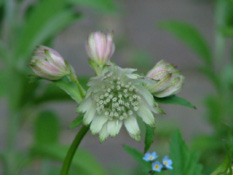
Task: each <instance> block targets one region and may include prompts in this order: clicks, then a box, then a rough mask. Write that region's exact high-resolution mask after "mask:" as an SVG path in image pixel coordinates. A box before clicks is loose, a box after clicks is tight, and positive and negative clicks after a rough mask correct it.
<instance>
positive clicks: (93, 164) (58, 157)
mask: <svg viewBox="0 0 233 175" xmlns="http://www.w3.org/2000/svg"><path fill="white" fill-rule="evenodd" d="M68 149H69V147H68V146H66V145H60V144H55V143H54V144H49V145H44V144H36V145H34V146H32V148H31V149H30V153H31V155H32V156H33V157H34V158H36V157H38V158H43V159H47V160H54V161H59V162H63V160H64V159H65V156H66V153H67V151H68ZM71 169H72V170H75V171H76V174H79V175H106V172H105V171H104V169H103V167H102V166H101V165H100V164H99V163H98V161H97V160H96V159H95V158H94V157H93V156H92V155H91V154H89V153H88V152H87V151H84V150H80V149H78V150H77V151H76V153H75V155H74V158H73V161H72V166H71Z"/></svg>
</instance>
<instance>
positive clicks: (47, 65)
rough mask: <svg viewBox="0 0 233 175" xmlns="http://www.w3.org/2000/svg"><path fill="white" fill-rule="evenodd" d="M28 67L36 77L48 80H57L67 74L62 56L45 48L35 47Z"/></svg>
mask: <svg viewBox="0 0 233 175" xmlns="http://www.w3.org/2000/svg"><path fill="white" fill-rule="evenodd" d="M30 67H31V69H32V70H33V71H34V72H35V73H36V75H37V76H39V77H42V78H45V79H48V80H58V79H60V78H62V77H64V76H65V75H67V74H69V70H68V68H67V66H66V63H65V61H64V60H63V58H62V56H61V55H60V54H59V53H58V52H57V51H56V50H54V49H51V48H49V47H45V46H37V47H36V49H35V51H34V55H33V56H32V59H31V62H30Z"/></svg>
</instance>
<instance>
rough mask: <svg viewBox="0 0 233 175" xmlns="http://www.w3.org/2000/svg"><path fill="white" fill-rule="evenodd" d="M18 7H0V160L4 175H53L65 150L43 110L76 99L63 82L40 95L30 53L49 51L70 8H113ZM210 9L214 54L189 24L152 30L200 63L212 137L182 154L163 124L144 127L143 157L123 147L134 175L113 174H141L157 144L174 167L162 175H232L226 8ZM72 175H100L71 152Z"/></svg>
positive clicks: (232, 82) (230, 10)
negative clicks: (3, 108) (0, 142)
mask: <svg viewBox="0 0 233 175" xmlns="http://www.w3.org/2000/svg"><path fill="white" fill-rule="evenodd" d="M23 2H24V1H22V0H0V29H1V30H0V62H1V63H0V64H1V65H2V66H1V70H0V99H1V100H2V99H5V100H6V101H7V108H8V111H7V119H8V125H7V126H6V129H7V131H6V132H5V133H6V134H7V135H6V141H5V143H4V146H5V149H4V150H1V152H0V160H1V164H2V168H3V174H4V175H19V174H35V173H36V174H39V175H57V174H59V172H60V169H61V162H62V161H63V160H64V158H65V155H66V152H67V151H68V148H69V146H68V145H63V144H62V143H61V142H60V140H59V138H60V136H61V132H62V131H61V123H60V120H59V117H58V116H57V114H56V113H54V112H53V111H51V110H47V109H46V108H45V107H44V106H46V105H47V104H48V103H50V102H55V101H71V100H72V99H71V98H70V96H68V95H67V94H65V93H64V92H63V91H62V90H61V89H65V90H66V91H67V93H68V94H69V93H72V96H73V97H74V98H73V100H75V101H79V100H80V97H79V94H76V93H75V91H74V88H73V84H72V83H71V84H69V85H68V86H67V84H64V83H63V82H64V81H66V80H65V79H63V80H62V81H57V82H56V83H54V84H51V85H49V86H46V87H44V86H43V85H44V84H46V82H45V81H35V77H31V76H29V75H30V74H31V72H30V70H29V68H28V61H29V59H30V56H31V53H32V51H33V49H34V47H35V46H36V45H39V44H44V45H47V46H52V44H53V41H54V39H55V37H56V36H57V35H58V34H59V33H60V32H61V31H62V30H63V29H65V28H66V27H68V26H69V25H71V24H72V23H74V22H76V21H78V20H79V19H80V18H81V16H82V15H85V14H82V13H81V12H77V7H79V9H82V8H89V9H90V10H95V11H98V12H101V13H107V14H109V13H117V7H116V5H115V2H114V1H112V0H68V1H67V0H38V2H36V3H31V4H30V3H29V4H28V5H27V6H26V8H25V10H22V8H23V6H24V4H23ZM211 3H212V4H214V16H213V19H214V21H215V28H214V29H215V33H214V36H213V38H214V41H215V43H214V46H213V48H211V46H210V45H209V44H208V43H207V42H206V40H205V37H204V36H203V35H202V34H201V32H200V31H199V30H198V29H197V28H195V27H194V26H193V25H192V24H188V23H184V22H180V21H173V20H169V21H162V22H160V23H159V24H156V25H157V28H156V30H158V29H160V30H165V31H167V32H169V33H170V34H172V35H174V36H175V37H177V38H178V39H179V40H181V41H182V42H184V43H185V44H186V45H187V46H188V47H189V48H190V49H191V50H192V51H194V52H195V53H196V54H197V55H198V57H199V58H200V60H201V61H202V63H201V64H200V65H198V69H199V70H200V72H202V73H203V75H205V76H206V80H208V81H209V82H211V83H212V87H213V89H214V92H213V93H212V94H209V95H206V97H203V98H204V101H205V104H204V105H205V108H206V113H205V120H206V121H207V122H208V123H209V125H211V127H212V129H213V132H212V134H208V135H200V136H198V137H196V138H195V139H193V140H192V141H191V143H190V144H189V145H190V146H189V147H188V146H187V143H185V142H184V140H183V138H182V136H181V134H180V132H179V131H175V130H176V126H174V125H172V124H170V123H165V124H162V123H161V126H160V127H159V128H158V129H157V130H156V131H154V129H152V128H150V127H145V128H143V129H144V133H145V140H144V143H145V147H144V150H136V149H135V148H132V147H129V146H127V145H124V146H123V149H125V151H126V152H127V153H128V154H129V155H130V156H132V158H133V159H135V162H138V166H137V168H135V170H134V171H133V172H131V173H125V172H128V171H127V170H124V169H120V168H117V169H116V170H114V172H111V173H112V174H116V175H119V174H129V175H130V174H132V175H143V174H145V175H146V174H148V171H149V170H150V168H151V167H150V164H148V163H147V162H145V161H143V160H142V157H143V155H144V152H147V151H148V150H152V148H151V149H150V147H151V145H152V143H153V141H154V139H155V138H156V139H159V141H160V142H159V144H158V146H160V147H163V148H164V149H165V150H166V147H167V145H168V144H169V145H170V146H169V147H170V151H169V150H166V151H168V152H167V154H168V153H169V152H170V154H169V155H170V157H171V158H172V160H173V162H174V164H173V168H174V170H173V171H168V172H167V171H164V172H162V173H160V174H161V175H170V174H172V175H209V174H211V175H221V174H222V175H232V170H231V167H232V161H233V45H232V37H233V1H231V0H215V1H211ZM22 11H23V12H22ZM122 45H123V44H122ZM122 47H123V46H122ZM132 55H133V56H132V57H134V58H135V59H133V61H132V63H134V64H135V65H137V66H141V67H139V69H140V68H141V69H144V68H145V67H147V66H151V62H150V58H149V56H148V54H147V53H144V52H143V51H138V50H136V49H135V51H134V52H133V53H132ZM79 80H80V82H81V84H82V85H84V87H85V85H86V83H87V81H88V77H80V78H79ZM64 86H65V87H64ZM58 87H59V88H58ZM60 88H61V89H60ZM38 89H39V90H40V91H39V93H38ZM155 100H157V101H158V103H161V104H176V105H182V106H186V107H190V108H195V106H193V105H192V104H191V103H190V102H188V101H187V100H185V99H183V98H181V97H177V96H172V97H168V98H165V99H162V100H161V99H156V98H155ZM189 100H190V99H189ZM81 117H82V116H81ZM81 117H79V118H77V119H76V120H75V121H74V122H73V123H71V125H70V128H74V127H78V126H79V125H81V119H82V118H81ZM25 123H30V125H31V127H32V128H33V131H32V135H33V140H34V141H33V143H32V144H31V145H29V146H28V147H27V148H26V149H24V150H21V149H19V148H18V143H17V140H19V139H20V138H19V137H18V133H19V132H20V131H21V130H22V126H23V125H24V124H25ZM67 127H68V126H67ZM170 138H171V140H169V139H170ZM168 142H170V143H168ZM196 150H197V151H196ZM103 151H104V150H103ZM113 151H114V150H113ZM38 167H39V168H38ZM119 167H120V165H119ZM76 174H79V175H105V174H107V173H106V171H105V170H104V169H103V167H102V165H100V163H99V162H98V161H97V160H96V158H95V157H93V156H92V155H91V154H90V153H89V152H87V151H86V150H78V151H77V153H76V155H75V157H74V160H73V163H72V167H71V171H70V175H76Z"/></svg>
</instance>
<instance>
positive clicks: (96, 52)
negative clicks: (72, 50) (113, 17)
mask: <svg viewBox="0 0 233 175" xmlns="http://www.w3.org/2000/svg"><path fill="white" fill-rule="evenodd" d="M86 50H87V53H88V55H89V57H90V58H91V59H92V60H94V61H95V62H96V63H97V64H98V65H99V66H103V65H105V64H106V62H107V61H108V60H109V59H110V57H111V56H112V54H113V52H114V50H115V45H114V43H113V41H112V35H111V34H110V33H108V34H107V35H105V34H103V33H101V32H95V33H91V34H90V35H89V38H88V41H87V45H86Z"/></svg>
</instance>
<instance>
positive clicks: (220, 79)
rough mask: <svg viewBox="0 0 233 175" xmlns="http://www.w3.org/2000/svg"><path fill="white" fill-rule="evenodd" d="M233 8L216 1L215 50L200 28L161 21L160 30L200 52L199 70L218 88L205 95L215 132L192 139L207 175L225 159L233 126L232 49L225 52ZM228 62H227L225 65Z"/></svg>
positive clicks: (225, 1) (208, 114)
mask: <svg viewBox="0 0 233 175" xmlns="http://www.w3.org/2000/svg"><path fill="white" fill-rule="evenodd" d="M232 11H233V3H232V2H231V1H228V0H217V1H215V26H216V28H215V36H214V38H215V45H214V48H213V49H212V50H210V47H209V46H208V44H207V43H206V41H205V38H204V36H202V34H201V33H200V32H199V30H198V29H197V28H195V27H194V26H192V25H190V24H187V23H184V22H179V21H166V22H161V23H160V24H159V28H160V29H164V30H166V31H168V32H169V33H171V34H172V35H174V36H176V37H177V38H178V39H179V40H181V41H183V42H184V43H185V44H186V45H187V46H188V47H189V48H190V49H192V50H193V51H194V52H195V53H196V54H198V55H199V57H200V58H201V59H202V60H203V63H202V65H201V66H200V71H201V72H202V73H203V74H204V75H205V76H206V77H207V79H208V80H209V81H210V82H212V84H213V88H214V89H215V90H216V91H215V92H214V93H213V94H211V95H208V96H207V97H205V104H206V120H207V121H208V122H209V123H210V124H211V126H212V128H213V129H214V132H213V134H210V135H207V136H199V137H197V139H195V140H194V141H193V147H195V148H196V149H198V150H200V153H201V161H202V163H203V164H204V166H205V169H204V173H205V174H210V173H211V172H212V171H213V170H214V168H215V167H216V166H217V165H218V164H220V162H221V161H223V159H224V153H226V150H225V146H224V144H223V143H221V140H222V139H224V138H226V136H227V135H228V132H229V131H232V126H233V125H232V123H233V118H232V116H233V110H232V105H233V100H232V99H233V86H232V75H233V59H232V50H230V52H229V54H226V53H227V52H228V50H226V41H227V39H230V37H231V36H232V35H231V30H232V27H233V21H232V19H233V18H232V16H233V13H232ZM230 47H232V46H230ZM227 55H230V56H227ZM226 62H227V64H224V63H226ZM216 141H217V142H216Z"/></svg>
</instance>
